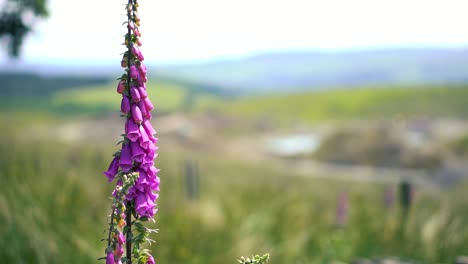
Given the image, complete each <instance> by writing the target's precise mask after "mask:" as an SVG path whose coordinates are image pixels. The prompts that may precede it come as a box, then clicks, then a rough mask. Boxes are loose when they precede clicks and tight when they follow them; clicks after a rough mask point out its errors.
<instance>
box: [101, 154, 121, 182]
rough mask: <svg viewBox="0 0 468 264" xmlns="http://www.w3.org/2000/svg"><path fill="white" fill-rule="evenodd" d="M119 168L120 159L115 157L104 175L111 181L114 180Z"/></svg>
mask: <svg viewBox="0 0 468 264" xmlns="http://www.w3.org/2000/svg"><path fill="white" fill-rule="evenodd" d="M118 170H119V159H118V158H117V157H114V159H113V160H112V162H111V163H110V164H109V168H108V169H107V171H105V172H104V175H105V176H106V177H107V178H108V179H109V181H110V182H111V181H113V180H114V178H115V175H116V174H117V171H118Z"/></svg>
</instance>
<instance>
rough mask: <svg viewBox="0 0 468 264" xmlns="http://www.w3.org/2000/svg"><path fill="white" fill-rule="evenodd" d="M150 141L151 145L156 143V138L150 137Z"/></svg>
mask: <svg viewBox="0 0 468 264" xmlns="http://www.w3.org/2000/svg"><path fill="white" fill-rule="evenodd" d="M150 140H151V142H153V144H156V143H158V138H157V137H150Z"/></svg>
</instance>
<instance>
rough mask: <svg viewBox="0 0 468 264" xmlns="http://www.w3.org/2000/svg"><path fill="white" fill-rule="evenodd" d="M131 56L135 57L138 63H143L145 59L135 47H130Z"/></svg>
mask: <svg viewBox="0 0 468 264" xmlns="http://www.w3.org/2000/svg"><path fill="white" fill-rule="evenodd" d="M132 54H133V55H135V56H136V57H137V59H138V60H139V61H143V60H144V59H145V57H143V54H142V53H141V51H140V50H139V49H138V48H137V47H136V46H132Z"/></svg>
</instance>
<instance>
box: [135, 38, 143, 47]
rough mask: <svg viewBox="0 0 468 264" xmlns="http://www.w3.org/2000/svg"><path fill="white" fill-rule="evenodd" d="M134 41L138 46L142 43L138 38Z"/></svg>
mask: <svg viewBox="0 0 468 264" xmlns="http://www.w3.org/2000/svg"><path fill="white" fill-rule="evenodd" d="M135 43H136V44H137V45H138V46H140V47H141V46H142V45H143V43H141V40H140V39H139V38H137V39H136V42H135Z"/></svg>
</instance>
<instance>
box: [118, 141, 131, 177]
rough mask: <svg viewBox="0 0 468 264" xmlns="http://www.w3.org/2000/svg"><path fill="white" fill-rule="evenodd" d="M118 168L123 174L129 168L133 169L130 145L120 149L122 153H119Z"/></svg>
mask: <svg viewBox="0 0 468 264" xmlns="http://www.w3.org/2000/svg"><path fill="white" fill-rule="evenodd" d="M119 166H120V168H121V169H122V170H123V171H124V172H128V171H130V169H131V168H133V163H132V151H131V149H130V144H124V145H123V147H122V152H120V163H119Z"/></svg>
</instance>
